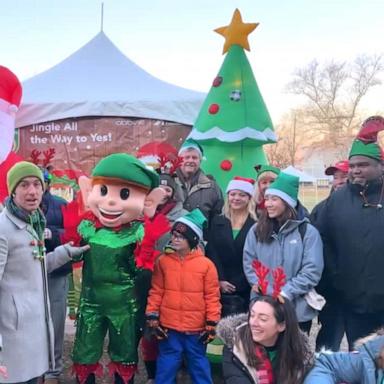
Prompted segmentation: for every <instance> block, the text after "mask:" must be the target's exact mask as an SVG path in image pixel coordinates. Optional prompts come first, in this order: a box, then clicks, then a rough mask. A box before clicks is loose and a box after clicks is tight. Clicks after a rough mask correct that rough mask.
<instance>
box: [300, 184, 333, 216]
mask: <svg viewBox="0 0 384 384" xmlns="http://www.w3.org/2000/svg"><path fill="white" fill-rule="evenodd" d="M329 193H330V188H327V187H315V186H300V189H299V199H300V201H301V202H302V204H303V205H304V206H305V207H306V208H307V209H308V210H309V211H311V210H312V209H313V207H314V206H315V205H317V204H318V203H320V201H322V200H324V199H326V198H327V197H328V196H329Z"/></svg>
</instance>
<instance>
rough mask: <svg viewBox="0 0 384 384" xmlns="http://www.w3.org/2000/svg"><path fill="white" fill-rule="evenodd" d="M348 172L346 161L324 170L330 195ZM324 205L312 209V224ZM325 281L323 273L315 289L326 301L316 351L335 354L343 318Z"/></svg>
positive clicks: (332, 292)
mask: <svg viewBox="0 0 384 384" xmlns="http://www.w3.org/2000/svg"><path fill="white" fill-rule="evenodd" d="M348 170H349V162H348V160H342V161H338V162H337V163H335V164H334V165H332V166H330V167H328V168H327V169H326V170H325V174H326V175H327V176H332V189H331V194H332V193H333V192H335V191H337V190H339V189H340V188H342V187H343V186H344V185H345V184H346V183H347V180H348ZM328 198H329V197H328ZM326 204H327V200H323V201H321V202H320V203H319V204H317V205H316V207H315V208H313V210H312V212H311V217H310V219H311V222H312V223H316V220H317V218H318V216H319V215H321V211H322V209H324V207H325V206H326ZM327 279H328V276H327V274H325V273H323V276H322V279H321V280H320V283H319V285H318V286H317V288H316V290H317V292H319V293H320V294H321V295H323V296H324V298H325V299H326V304H325V306H324V308H323V309H322V310H321V312H320V313H319V316H318V319H319V323H320V324H321V329H320V331H319V333H318V334H317V338H316V350H318V351H319V350H321V349H322V348H326V349H331V350H332V351H334V352H336V351H338V350H339V349H340V344H341V340H342V339H343V336H344V317H343V314H342V310H341V308H340V305H339V302H338V299H339V298H338V296H337V295H335V292H334V291H333V289H330V290H329V291H328V289H327V288H329V285H330V284H329V282H328V280H327Z"/></svg>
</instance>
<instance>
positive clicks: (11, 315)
mask: <svg viewBox="0 0 384 384" xmlns="http://www.w3.org/2000/svg"><path fill="white" fill-rule="evenodd" d="M37 239H38V237H37V234H36V232H35V231H34V230H33V228H32V226H31V225H29V224H27V223H26V222H24V221H22V220H20V219H19V218H17V217H16V216H14V215H12V214H11V213H10V212H9V211H8V210H7V209H6V208H5V209H4V210H3V212H1V214H0V347H1V351H0V364H1V363H2V364H3V365H5V366H6V367H7V369H8V378H7V379H4V378H3V377H2V376H0V383H16V382H24V381H28V380H30V379H32V378H35V377H38V376H41V375H42V374H44V373H45V372H46V371H48V369H49V368H52V365H53V362H54V358H53V341H54V340H53V332H52V322H51V316H50V311H49V299H48V292H47V272H50V271H52V270H54V269H56V268H58V267H60V266H61V265H63V264H65V263H66V262H68V261H69V260H70V257H69V255H68V252H67V250H66V249H65V248H64V247H63V246H60V247H57V248H56V249H55V250H54V251H53V252H51V253H49V254H47V255H46V258H45V259H43V260H42V261H41V260H39V259H37V258H35V256H34V254H33V250H35V249H36V245H33V243H35V244H36V240H37Z"/></svg>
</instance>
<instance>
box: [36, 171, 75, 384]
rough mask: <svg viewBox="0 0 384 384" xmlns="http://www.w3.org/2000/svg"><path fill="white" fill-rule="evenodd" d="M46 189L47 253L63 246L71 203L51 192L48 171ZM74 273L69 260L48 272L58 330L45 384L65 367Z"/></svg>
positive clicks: (52, 383)
mask: <svg viewBox="0 0 384 384" xmlns="http://www.w3.org/2000/svg"><path fill="white" fill-rule="evenodd" d="M43 175H44V182H45V191H44V194H43V198H42V202H41V209H42V210H43V213H44V216H45V219H46V220H47V227H46V238H45V247H46V249H47V252H51V251H53V250H54V249H55V248H56V247H58V246H59V245H61V240H60V236H61V235H62V233H63V232H64V223H63V213H62V207H64V206H66V205H67V202H66V201H65V200H64V199H62V198H60V197H58V196H55V195H52V193H51V191H50V183H51V175H50V174H49V172H48V171H47V170H44V172H43ZM71 272H72V263H71V262H68V263H66V264H64V265H63V266H61V267H60V268H57V269H56V270H54V271H52V272H51V273H49V274H48V289H49V302H50V307H51V316H52V323H53V330H54V335H55V338H54V340H55V341H54V354H55V368H54V369H50V370H49V371H48V372H47V373H46V374H45V377H44V382H45V384H58V382H59V376H60V374H61V373H62V370H63V344H64V330H65V318H66V313H67V294H68V287H69V280H68V274H69V273H71Z"/></svg>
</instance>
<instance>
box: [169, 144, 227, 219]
mask: <svg viewBox="0 0 384 384" xmlns="http://www.w3.org/2000/svg"><path fill="white" fill-rule="evenodd" d="M179 156H180V157H181V158H182V159H183V163H182V165H181V166H180V168H178V169H177V171H176V174H177V177H178V181H179V184H180V186H181V190H182V200H183V207H184V209H186V210H187V211H189V212H190V211H192V210H194V209H195V208H199V209H200V211H201V212H202V213H203V214H204V216H205V217H206V218H207V219H208V223H209V221H210V219H211V218H212V217H213V216H214V215H216V214H219V213H221V209H222V208H223V204H224V201H223V195H222V193H221V190H220V188H219V186H218V185H217V184H216V182H215V181H214V180H211V179H209V178H208V177H207V176H206V175H205V173H204V172H203V171H202V170H201V169H200V163H201V159H202V157H203V149H202V148H201V146H200V145H199V144H198V143H197V142H195V141H194V140H191V139H188V140H186V141H185V143H184V144H183V145H182V147H181V148H180V151H179Z"/></svg>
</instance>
